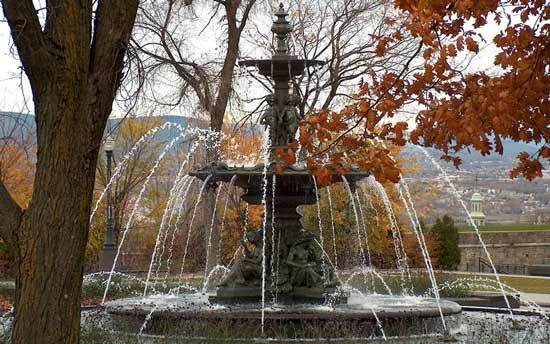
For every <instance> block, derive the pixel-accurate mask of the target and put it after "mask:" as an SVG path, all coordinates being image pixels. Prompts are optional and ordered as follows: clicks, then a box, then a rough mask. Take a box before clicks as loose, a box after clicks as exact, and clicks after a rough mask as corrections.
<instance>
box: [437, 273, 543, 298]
mask: <svg viewBox="0 0 550 344" xmlns="http://www.w3.org/2000/svg"><path fill="white" fill-rule="evenodd" d="M438 275H439V277H438V279H441V277H443V276H444V277H443V279H444V280H453V279H458V278H481V279H490V280H493V281H494V280H496V279H495V276H494V275H490V274H476V273H471V274H470V273H452V272H451V273H438ZM500 280H501V282H502V283H504V284H505V285H507V286H509V287H511V288H514V289H517V290H519V291H522V292H524V293H539V294H550V278H541V277H530V276H525V277H518V276H507V275H500ZM495 285H496V284H495Z"/></svg>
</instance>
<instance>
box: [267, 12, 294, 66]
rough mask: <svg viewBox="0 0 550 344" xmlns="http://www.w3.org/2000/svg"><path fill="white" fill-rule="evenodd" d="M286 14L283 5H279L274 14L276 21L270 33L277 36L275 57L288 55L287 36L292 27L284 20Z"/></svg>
mask: <svg viewBox="0 0 550 344" xmlns="http://www.w3.org/2000/svg"><path fill="white" fill-rule="evenodd" d="M287 15H288V13H287V12H286V10H285V7H284V5H283V3H282V2H281V3H280V4H279V9H278V10H277V12H275V16H276V17H277V19H276V20H274V21H273V25H272V26H271V31H272V32H273V33H274V34H275V35H276V36H277V51H276V52H277V55H286V54H288V45H287V43H286V41H287V38H288V34H289V33H290V32H292V25H290V22H289V21H288V20H287V19H286V16H287Z"/></svg>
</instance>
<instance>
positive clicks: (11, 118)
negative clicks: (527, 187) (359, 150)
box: [0, 112, 538, 167]
mask: <svg viewBox="0 0 550 344" xmlns="http://www.w3.org/2000/svg"><path fill="white" fill-rule="evenodd" d="M156 118H160V119H161V124H164V123H166V122H172V123H177V124H179V125H181V126H182V127H183V128H187V127H188V126H189V125H190V123H193V124H192V125H196V123H197V120H196V119H194V118H190V117H185V116H174V115H166V116H161V117H156ZM146 119H147V120H148V119H151V117H129V118H126V119H125V120H126V121H140V120H146ZM120 121H121V119H112V120H110V121H109V123H108V124H107V129H106V130H107V131H108V130H109V128H115V129H116V128H117V127H118V125H119V124H120ZM15 124H19V126H18V129H17V130H18V131H17V133H18V134H19V135H24V134H26V133H28V132H32V133H33V134H34V130H35V121H34V115H32V114H22V113H15V112H0V130H2V128H12V127H13V126H14V125H15ZM200 126H201V127H203V128H207V127H208V125H207V123H206V122H203V123H201V125H200ZM258 127H259V126H257V125H256V126H255V125H250V126H249V127H248V129H249V130H254V131H257V130H258V129H259V128H258ZM4 130H5V129H4ZM0 133H1V131H0ZM176 135H178V131H177V130H167V131H164V132H161V133H159V134H158V136H157V139H158V140H160V141H166V140H170V139H171V138H173V137H175V136H176ZM503 145H504V154H503V155H499V154H491V155H488V156H485V157H484V156H482V155H481V154H480V153H478V152H477V151H475V150H471V151H468V150H464V151H462V152H460V153H458V156H459V157H460V158H461V159H462V160H463V166H474V167H475V166H477V165H478V164H479V163H488V162H494V163H504V165H506V166H508V165H512V164H513V163H514V162H515V160H516V156H517V155H518V153H519V152H524V151H525V152H528V153H534V152H536V151H537V149H538V148H537V146H536V145H533V144H526V143H524V142H514V141H512V140H503ZM427 150H428V152H429V153H430V154H431V155H432V156H433V157H434V158H435V159H436V160H439V157H440V156H441V152H439V151H437V150H435V149H431V148H428V149H427ZM419 153H420V150H419V149H418V148H416V147H414V146H412V145H408V146H406V147H405V149H404V150H403V151H402V154H403V155H404V156H411V155H412V156H415V157H416V156H419V158H420V159H421V161H422V160H424V159H426V158H425V157H423V156H422V155H421V154H419ZM426 163H427V161H426Z"/></svg>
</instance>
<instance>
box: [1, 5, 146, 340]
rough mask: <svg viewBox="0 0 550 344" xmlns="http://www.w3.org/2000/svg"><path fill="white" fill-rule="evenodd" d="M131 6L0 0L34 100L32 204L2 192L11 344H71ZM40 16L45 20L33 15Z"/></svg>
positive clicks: (129, 29)
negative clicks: (12, 269)
mask: <svg viewBox="0 0 550 344" xmlns="http://www.w3.org/2000/svg"><path fill="white" fill-rule="evenodd" d="M137 7H138V0H116V1H115V0H99V1H92V0H80V1H77V0H65V1H61V0H50V1H47V2H46V4H45V7H44V8H41V9H37V8H35V6H34V4H33V1H32V0H3V1H2V9H3V12H4V16H5V18H6V19H7V23H8V25H9V27H10V30H11V34H12V39H13V42H14V44H15V47H16V48H17V53H18V56H19V59H20V61H21V65H22V67H23V70H24V72H25V74H26V76H27V78H28V80H29V83H30V87H31V90H32V95H33V102H34V109H35V120H36V136H37V144H38V147H37V159H36V175H35V180H34V188H33V194H32V199H31V202H30V205H29V207H28V208H27V209H22V208H20V207H19V206H18V205H17V203H16V202H15V201H14V200H13V197H12V196H11V195H10V194H9V193H8V191H7V190H6V188H5V187H4V185H3V184H0V218H1V219H2V221H0V234H1V236H2V239H3V240H4V241H5V242H6V244H7V245H8V247H9V249H10V250H11V252H13V255H14V257H15V264H16V267H17V277H16V295H15V309H16V312H15V323H14V328H13V334H12V337H13V338H12V339H13V342H14V343H55V344H59V343H78V341H79V332H80V293H81V285H82V271H83V261H84V251H85V248H86V241H87V238H88V229H89V221H90V208H91V200H92V193H93V188H94V181H95V171H96V163H97V158H98V150H99V146H100V143H101V140H102V137H103V132H104V130H105V125H106V123H107V119H108V117H109V115H110V113H111V108H112V103H113V100H114V97H115V94H116V92H117V89H118V86H119V83H120V81H121V78H122V75H123V65H124V57H125V53H126V48H127V46H128V41H129V39H130V35H131V32H132V27H133V24H134V20H135V15H136V11H137ZM40 15H43V17H40Z"/></svg>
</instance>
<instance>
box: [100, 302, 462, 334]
mask: <svg viewBox="0 0 550 344" xmlns="http://www.w3.org/2000/svg"><path fill="white" fill-rule="evenodd" d="M208 298H209V295H208V294H189V295H154V296H149V297H145V298H143V297H138V298H127V299H119V300H115V301H110V302H107V303H106V304H105V311H106V312H107V313H108V314H110V318H111V321H112V323H113V325H114V326H115V327H116V328H118V329H121V330H123V331H126V332H133V333H137V332H139V331H140V329H141V328H143V333H147V334H162V335H170V336H186V337H204V336H206V337H224V338H229V337H231V338H256V337H261V336H267V337H271V338H342V337H347V338H349V337H381V336H383V335H386V336H410V335H427V334H430V335H432V334H438V333H443V332H444V329H443V325H442V321H441V316H440V313H439V308H438V305H437V302H436V300H435V299H431V298H419V297H408V296H398V297H397V296H385V295H369V296H362V295H359V294H351V295H350V297H349V299H348V302H347V303H345V304H335V305H334V306H331V305H318V304H317V305H315V304H305V303H302V304H290V305H289V304H285V305H281V304H266V307H265V309H264V312H263V317H264V333H263V334H262V330H261V319H262V307H261V303H242V304H238V303H233V304H231V305H227V304H223V305H222V304H216V303H211V302H209V299H208ZM440 305H441V311H442V313H443V315H445V316H452V315H454V314H458V313H460V312H461V307H460V306H459V305H458V304H456V303H454V302H450V301H444V300H441V301H440ZM146 319H148V320H147V321H146ZM145 321H146V323H145V325H144V322H145ZM143 325H144V326H143ZM382 331H383V332H382Z"/></svg>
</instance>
